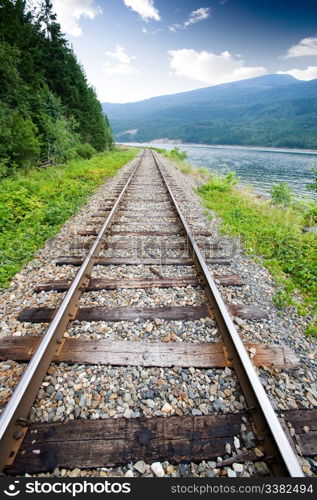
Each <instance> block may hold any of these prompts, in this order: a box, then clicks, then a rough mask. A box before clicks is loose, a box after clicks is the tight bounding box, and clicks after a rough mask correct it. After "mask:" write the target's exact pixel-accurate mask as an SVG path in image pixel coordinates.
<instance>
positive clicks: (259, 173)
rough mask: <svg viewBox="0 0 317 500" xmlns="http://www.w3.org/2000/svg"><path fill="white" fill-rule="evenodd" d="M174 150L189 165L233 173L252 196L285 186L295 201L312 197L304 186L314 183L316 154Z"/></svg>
mask: <svg viewBox="0 0 317 500" xmlns="http://www.w3.org/2000/svg"><path fill="white" fill-rule="evenodd" d="M128 144H129V145H132V144H131V143H127V145H128ZM135 145H139V146H140V145H141V144H136V143H135ZM146 145H147V146H156V147H161V148H164V149H168V150H169V149H173V148H174V147H175V146H176V144H159V143H157V144H142V146H146ZM177 146H178V147H179V148H180V149H181V150H183V151H186V153H187V154H188V161H189V162H190V163H191V164H192V165H194V166H197V167H207V168H208V169H209V170H210V171H211V172H214V171H218V172H221V173H225V172H228V171H235V172H236V173H237V175H238V176H239V177H240V181H241V183H242V184H249V185H250V184H251V185H252V186H253V187H254V190H255V192H258V193H261V194H267V193H269V191H270V189H271V186H272V185H273V184H274V183H279V182H287V183H288V184H289V185H290V187H291V189H292V191H293V193H294V194H295V196H296V197H299V198H302V197H310V198H311V197H313V193H312V192H311V191H309V190H307V185H308V184H309V183H311V182H312V179H313V174H312V173H311V171H310V169H311V168H312V167H314V168H317V151H307V150H288V149H274V148H260V147H259V148H251V147H249V148H248V147H242V146H204V145H195V144H190V145H187V144H179V145H177Z"/></svg>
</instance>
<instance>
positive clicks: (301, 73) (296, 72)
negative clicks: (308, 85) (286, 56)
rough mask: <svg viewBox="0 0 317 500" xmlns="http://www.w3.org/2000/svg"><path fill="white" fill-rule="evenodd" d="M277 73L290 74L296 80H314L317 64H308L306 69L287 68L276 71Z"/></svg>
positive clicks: (316, 74)
mask: <svg viewBox="0 0 317 500" xmlns="http://www.w3.org/2000/svg"><path fill="white" fill-rule="evenodd" d="M277 73H278V74H279V75H292V76H293V77H294V78H297V79H298V80H306V81H308V80H314V79H315V78H317V66H308V68H306V69H296V68H294V69H289V70H288V71H278V72H277Z"/></svg>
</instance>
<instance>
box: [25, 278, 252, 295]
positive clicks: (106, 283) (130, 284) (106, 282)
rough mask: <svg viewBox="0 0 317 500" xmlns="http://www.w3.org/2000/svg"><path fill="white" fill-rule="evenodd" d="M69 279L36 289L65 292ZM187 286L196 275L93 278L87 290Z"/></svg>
mask: <svg viewBox="0 0 317 500" xmlns="http://www.w3.org/2000/svg"><path fill="white" fill-rule="evenodd" d="M213 277H214V279H215V280H217V281H218V282H219V284H220V285H222V286H241V285H243V284H244V281H243V280H242V279H241V277H240V276H238V275H236V274H228V275H218V274H215V275H214V276H213ZM71 283H72V282H71V281H69V280H53V281H48V282H46V283H44V284H43V285H39V286H37V287H36V288H35V289H34V291H35V292H42V291H50V290H57V291H58V292H65V291H66V290H68V289H69V287H70V285H71ZM187 286H193V287H197V286H199V281H198V280H197V278H196V277H195V276H188V277H180V278H165V277H163V278H161V277H160V278H159V279H158V278H156V279H153V278H141V279H91V280H90V281H89V283H88V285H87V288H86V290H85V291H86V292H90V291H93V290H116V289H118V288H132V289H133V288H144V289H145V288H173V287H176V288H184V287H187Z"/></svg>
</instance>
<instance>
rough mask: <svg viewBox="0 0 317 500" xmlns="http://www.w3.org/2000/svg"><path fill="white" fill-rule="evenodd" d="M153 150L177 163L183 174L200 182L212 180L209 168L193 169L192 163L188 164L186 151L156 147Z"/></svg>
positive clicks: (176, 148)
mask: <svg viewBox="0 0 317 500" xmlns="http://www.w3.org/2000/svg"><path fill="white" fill-rule="evenodd" d="M151 149H154V151H157V152H158V153H160V154H162V155H164V156H166V158H169V159H170V160H173V161H174V162H175V163H176V165H177V167H178V169H179V170H180V171H181V172H182V173H183V174H186V175H190V176H192V177H195V178H196V179H197V180H198V181H200V182H206V181H207V180H208V179H209V178H210V172H209V170H208V169H207V168H205V167H201V168H196V167H193V166H192V165H191V164H190V163H188V162H186V161H185V159H186V158H187V153H186V151H181V150H180V149H179V148H178V147H175V148H173V149H172V150H171V151H167V150H166V149H162V148H155V147H152V148H151Z"/></svg>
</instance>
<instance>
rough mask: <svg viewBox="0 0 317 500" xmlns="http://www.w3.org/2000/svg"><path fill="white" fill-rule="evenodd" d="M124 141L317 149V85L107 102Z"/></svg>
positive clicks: (272, 78)
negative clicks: (157, 140) (161, 139)
mask: <svg viewBox="0 0 317 500" xmlns="http://www.w3.org/2000/svg"><path fill="white" fill-rule="evenodd" d="M103 109H104V111H105V112H106V113H107V115H108V117H109V119H110V123H111V125H112V129H113V132H114V133H115V135H116V137H117V140H120V141H133V142H134V141H139V142H142V141H152V140H155V139H158V138H166V139H170V140H177V141H180V142H186V143H204V144H231V145H235V144H237V145H253V146H271V147H290V148H293V147H296V148H308V149H310V148H316V147H317V80H311V81H308V82H303V81H301V80H296V79H295V78H293V77H292V76H290V75H278V74H275V75H265V76H261V77H258V78H251V79H248V80H241V81H238V82H233V83H225V84H222V85H217V86H214V87H205V88H202V89H198V90H192V91H189V92H182V93H178V94H172V95H165V96H159V97H153V98H151V99H146V100H144V101H138V102H132V103H127V104H112V103H104V104H103Z"/></svg>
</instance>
